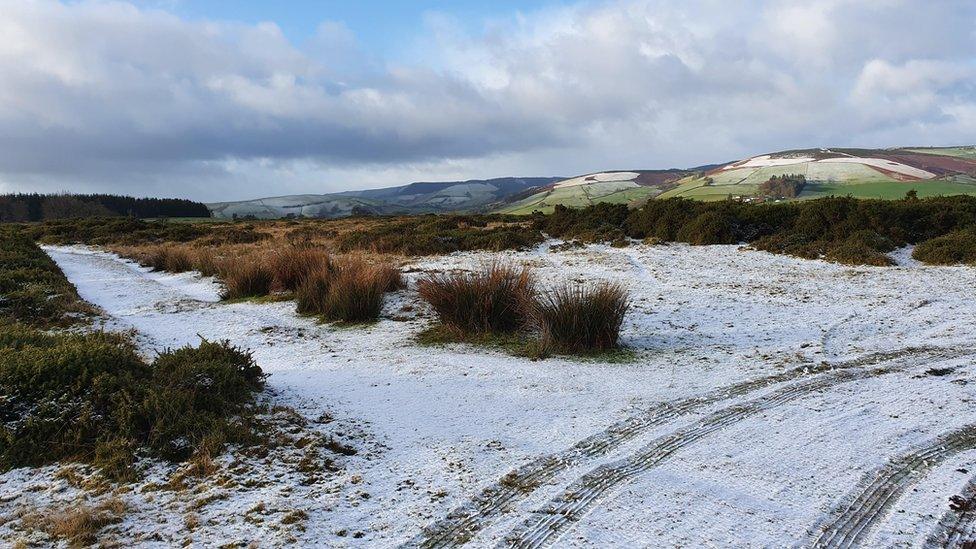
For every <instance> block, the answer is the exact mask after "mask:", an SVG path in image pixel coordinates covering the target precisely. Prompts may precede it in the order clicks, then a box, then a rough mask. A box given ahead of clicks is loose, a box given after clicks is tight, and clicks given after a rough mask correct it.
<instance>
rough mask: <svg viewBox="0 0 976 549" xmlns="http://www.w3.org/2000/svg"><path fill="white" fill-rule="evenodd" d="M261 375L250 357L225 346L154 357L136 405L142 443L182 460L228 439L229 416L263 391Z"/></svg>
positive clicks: (208, 343) (210, 344) (209, 345)
mask: <svg viewBox="0 0 976 549" xmlns="http://www.w3.org/2000/svg"><path fill="white" fill-rule="evenodd" d="M264 377H265V376H264V374H263V373H262V371H261V368H260V367H258V366H257V365H256V364H255V363H254V360H253V359H252V357H251V354H250V353H248V352H245V351H242V350H241V349H238V348H235V347H232V346H230V345H229V344H227V343H226V342H224V343H218V342H211V341H206V340H204V341H203V342H201V344H200V346H199V347H184V348H181V349H176V350H172V351H166V352H164V353H162V354H160V355H159V357H157V358H156V360H155V362H154V363H153V366H152V376H151V377H150V379H149V381H148V385H147V387H146V390H145V395H144V396H143V399H142V405H141V407H140V408H141V409H140V413H141V415H142V416H143V420H144V421H145V422H146V424H147V427H148V429H147V434H146V436H147V443H148V445H149V446H150V447H151V448H153V449H154V450H156V451H157V452H158V453H159V454H160V455H161V456H163V457H165V458H168V459H177V460H183V459H186V458H188V457H190V455H191V454H192V452H193V451H194V450H195V449H196V448H197V447H198V446H199V445H201V444H203V443H206V442H207V441H208V439H209V440H213V439H215V438H217V439H220V440H226V439H227V438H230V437H231V436H232V435H233V433H232V431H231V429H232V428H231V427H229V426H228V425H227V424H228V420H229V418H232V417H233V416H235V415H237V414H238V413H240V412H241V410H242V409H243V407H244V406H245V405H246V404H248V403H249V402H251V399H252V397H253V393H255V392H257V391H260V390H261V389H262V388H263V387H264Z"/></svg>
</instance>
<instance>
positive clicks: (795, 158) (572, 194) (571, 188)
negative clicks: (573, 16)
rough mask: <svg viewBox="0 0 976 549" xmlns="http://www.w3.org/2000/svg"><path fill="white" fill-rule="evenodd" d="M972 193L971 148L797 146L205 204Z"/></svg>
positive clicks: (377, 208)
mask: <svg viewBox="0 0 976 549" xmlns="http://www.w3.org/2000/svg"><path fill="white" fill-rule="evenodd" d="M910 190H915V191H916V193H917V194H918V196H920V197H924V196H938V195H956V194H968V195H976V147H972V146H967V147H943V148H925V147H915V148H897V149H836V148H835V149H803V150H791V151H782V152H776V153H769V154H763V155H759V156H754V157H751V158H746V159H744V160H737V161H734V162H727V163H724V164H712V165H707V166H698V167H694V168H687V169H679V168H672V169H666V170H626V171H605V172H598V173H592V174H587V175H581V176H578V177H573V178H570V179H563V178H555V177H536V178H514V177H510V178H501V179H485V180H471V181H453V182H418V183H411V184H409V185H403V186H399V187H389V188H385V189H371V190H364V191H345V192H338V193H331V194H321V195H293V196H281V197H275V198H262V199H257V200H245V201H240V202H220V203H214V204H208V205H207V207H209V208H210V210H211V211H212V213H213V215H214V217H219V218H232V217H250V216H253V217H256V218H280V217H286V216H289V215H290V216H295V217H298V216H301V217H320V218H335V217H345V216H348V215H352V214H355V213H363V214H416V213H443V212H495V213H506V214H517V215H518V214H529V213H532V212H533V211H541V212H543V213H550V212H552V210H553V208H554V207H555V206H556V205H557V204H558V205H563V206H569V207H583V206H588V205H590V204H595V203H615V204H627V205H630V206H639V205H641V204H643V203H645V202H647V201H648V200H653V199H665V198H674V197H684V198H691V199H695V200H702V201H715V200H726V199H729V198H732V199H734V200H740V201H745V202H758V201H767V200H794V199H796V200H803V199H808V198H817V197H821V196H830V195H835V196H847V195H850V196H854V197H858V198H884V199H896V198H901V197H904V196H905V194H906V193H907V192H908V191H910Z"/></svg>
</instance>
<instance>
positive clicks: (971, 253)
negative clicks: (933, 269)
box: [912, 229, 976, 265]
mask: <svg viewBox="0 0 976 549" xmlns="http://www.w3.org/2000/svg"><path fill="white" fill-rule="evenodd" d="M912 257H913V258H914V259H916V260H918V261H921V262H923V263H928V264H930V265H960V264H967V265H972V264H974V263H976V230H972V229H971V230H967V231H956V232H952V233H949V234H947V235H945V236H940V237H937V238H933V239H931V240H928V241H926V242H922V243H921V244H919V245H918V246H916V247H915V250H913V251H912Z"/></svg>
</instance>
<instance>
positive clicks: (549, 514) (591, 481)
mask: <svg viewBox="0 0 976 549" xmlns="http://www.w3.org/2000/svg"><path fill="white" fill-rule="evenodd" d="M972 352H973V351H972V350H966V352H965V353H964V352H962V351H951V352H945V353H943V354H942V355H941V356H940V357H939V358H951V357H955V356H962V355H964V354H971V353H972ZM914 358H915V357H908V358H907V359H906V360H901V361H897V360H895V361H892V360H890V359H889V361H888V362H893V363H891V364H887V365H884V366H878V367H872V368H861V369H844V370H833V371H830V372H828V373H826V374H824V375H822V376H816V377H814V378H812V379H806V380H803V381H800V382H797V383H794V384H791V385H789V386H787V387H785V388H783V389H780V390H777V391H775V392H773V393H771V394H769V395H766V396H763V397H759V398H757V399H755V400H751V401H748V402H745V403H741V404H735V405H732V406H729V407H727V408H723V409H721V410H718V411H716V412H713V413H712V414H709V415H708V416H706V417H705V418H703V419H702V420H700V421H698V422H696V423H694V424H691V425H687V426H685V427H683V428H681V429H678V430H677V431H675V432H673V433H672V434H669V435H665V436H663V437H660V438H658V439H655V440H654V441H652V442H651V443H649V444H647V445H646V446H644V447H643V448H641V449H640V450H638V451H637V452H635V453H634V454H631V455H630V456H628V457H626V458H623V459H620V460H618V461H615V462H611V463H608V464H605V465H602V466H600V467H597V468H596V469H594V470H592V471H591V472H589V473H587V474H586V475H584V476H583V477H581V478H580V479H579V480H577V481H575V482H574V483H573V484H571V485H570V486H569V487H568V488H567V489H566V490H565V491H564V492H563V493H562V494H560V495H559V496H557V497H555V498H553V499H552V500H550V502H549V503H548V504H547V505H545V506H544V507H542V508H540V509H538V510H536V511H534V512H532V514H531V515H530V517H529V518H528V519H527V520H526V521H525V522H524V523H523V524H522V525H521V526H519V527H517V528H516V529H515V530H513V531H512V532H511V533H510V534H509V535H507V536H506V537H505V538H504V539H503V540H502V541H501V542H500V543H499V546H500V547H518V548H538V547H545V546H548V545H550V544H552V543H553V542H555V541H556V540H557V539H558V538H559V537H560V536H561V535H562V534H563V533H565V532H566V530H568V529H569V528H570V527H571V526H572V525H574V524H575V523H576V522H578V521H579V520H580V519H581V518H583V516H584V515H585V514H586V513H587V512H589V511H590V510H592V509H593V507H594V506H595V505H596V504H597V503H598V502H599V501H600V499H601V498H602V497H604V496H606V495H608V494H610V493H611V492H612V491H614V490H616V489H617V488H619V487H620V486H621V485H623V484H625V483H626V482H628V481H631V480H633V479H634V478H636V477H637V476H639V475H640V474H642V473H644V472H646V471H648V470H649V469H651V468H653V467H655V466H656V465H658V464H659V463H661V462H663V461H665V460H667V459H668V458H670V457H671V456H673V455H674V454H675V453H676V452H678V451H679V450H681V449H683V448H685V447H688V446H690V445H692V444H694V443H695V442H697V441H699V440H700V439H702V438H704V437H706V436H708V435H709V434H711V433H714V432H716V431H719V430H721V429H723V428H725V427H728V426H731V425H734V424H736V423H738V422H739V421H741V420H743V419H746V418H748V417H750V416H754V415H756V414H758V413H760V412H764V411H767V410H770V409H772V408H775V407H777V406H779V405H782V404H785V403H788V402H790V401H793V400H796V399H799V398H802V397H804V396H806V395H809V394H812V393H815V392H818V391H822V390H824V389H828V388H831V387H834V386H836V385H840V384H843V383H849V382H852V381H857V380H862V379H867V378H871V377H877V376H881V375H885V374H889V373H894V372H898V371H903V370H906V369H909V368H911V367H913V366H916V365H917V364H918V363H919V361H918V360H913V359H914ZM933 358H934V357H933Z"/></svg>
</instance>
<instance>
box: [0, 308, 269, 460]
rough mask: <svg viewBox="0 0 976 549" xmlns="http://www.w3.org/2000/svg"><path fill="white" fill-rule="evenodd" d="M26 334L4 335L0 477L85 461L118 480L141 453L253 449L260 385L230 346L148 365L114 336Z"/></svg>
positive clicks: (163, 357) (245, 356)
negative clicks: (253, 409) (250, 424)
mask: <svg viewBox="0 0 976 549" xmlns="http://www.w3.org/2000/svg"><path fill="white" fill-rule="evenodd" d="M25 330H29V328H26V327H23V326H17V325H0V335H2V336H3V337H0V342H2V343H3V345H4V347H2V348H0V471H5V470H7V469H10V468H13V467H22V466H37V465H43V464H46V463H50V462H52V461H57V460H60V459H79V460H83V461H90V462H94V463H96V464H97V465H101V466H103V468H104V470H105V472H106V473H108V474H111V475H113V476H115V477H121V476H124V475H125V474H126V473H127V471H128V469H129V466H130V465H131V463H132V461H133V460H134V457H135V453H136V452H137V451H138V449H139V448H145V449H147V450H149V452H150V454H151V455H155V456H159V457H163V458H166V459H173V460H183V459H186V458H188V457H190V455H191V454H193V452H194V451H196V450H197V449H198V448H205V449H207V450H212V449H213V448H214V447H215V441H219V444H222V443H223V442H224V441H234V442H247V441H248V431H247V430H246V429H243V428H242V426H241V422H242V421H244V418H246V417H247V416H248V414H247V413H246V412H247V409H246V406H247V405H248V404H249V403H251V402H252V398H253V393H254V392H255V391H259V390H260V389H261V388H262V387H263V382H264V375H263V373H262V372H261V369H260V368H259V367H258V366H257V365H255V364H254V361H253V360H252V358H251V355H250V354H249V353H246V352H244V351H241V350H240V349H237V348H235V347H232V346H231V345H229V344H228V343H227V342H222V343H217V342H210V341H206V340H204V341H203V342H202V343H201V344H200V346H199V347H184V348H181V349H177V350H173V351H166V352H164V353H162V354H160V355H159V357H158V358H157V359H156V360H155V362H154V363H153V364H151V365H150V364H147V363H146V362H145V361H143V360H142V359H141V358H140V357H139V355H138V354H137V353H136V352H135V350H134V348H133V346H132V345H131V343H130V342H129V341H128V340H126V339H124V338H123V337H121V336H118V335H111V334H101V333H96V334H89V335H79V334H60V335H50V334H45V333H43V332H40V331H39V330H34V332H33V333H29V334H28V336H29V337H26V338H24V337H22V336H23V335H24V333H25ZM219 444H216V445H219Z"/></svg>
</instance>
